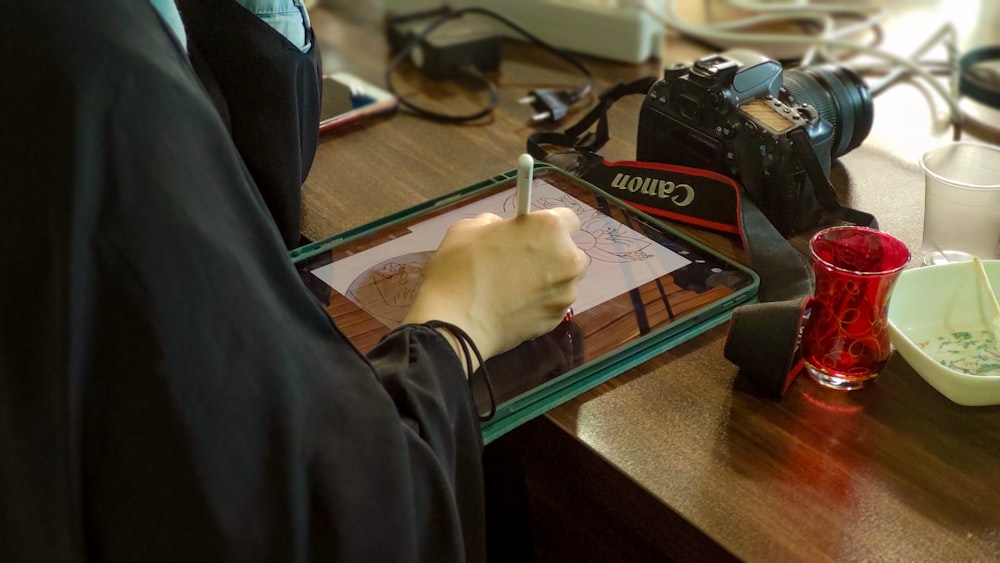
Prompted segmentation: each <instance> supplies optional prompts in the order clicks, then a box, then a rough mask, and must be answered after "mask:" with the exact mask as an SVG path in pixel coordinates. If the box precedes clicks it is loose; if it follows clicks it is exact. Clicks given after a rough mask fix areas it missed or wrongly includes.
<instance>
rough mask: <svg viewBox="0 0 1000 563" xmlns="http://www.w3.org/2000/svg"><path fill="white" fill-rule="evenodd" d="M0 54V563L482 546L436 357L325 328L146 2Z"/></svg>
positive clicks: (458, 421) (441, 358)
mask: <svg viewBox="0 0 1000 563" xmlns="http://www.w3.org/2000/svg"><path fill="white" fill-rule="evenodd" d="M28 45H30V46H31V47H30V48H26V46H28ZM0 58H2V59H3V60H5V61H7V72H9V73H10V75H11V76H16V77H18V79H17V81H16V84H17V85H16V87H12V88H5V89H3V90H2V94H0V95H2V96H3V98H2V100H0V101H2V102H3V103H0V122H2V123H3V124H4V127H3V128H2V129H0V176H2V179H3V181H2V183H0V213H2V215H3V220H2V221H0V263H2V264H3V275H2V276H0V460H2V463H0V561H46V562H61V561H72V562H76V561H92V560H96V561H127V562H133V561H144V562H147V561H171V562H177V561H241V562H242V561H282V562H285V561H288V562H299V561H301V562H305V561H338V562H342V561H348V562H349V561H359V562H370V561H449V562H450V561H462V560H481V559H482V558H483V557H484V556H483V553H484V548H483V545H482V539H481V538H482V529H481V528H482V516H481V513H482V493H481V488H482V483H481V471H482V469H481V465H480V451H481V447H482V445H481V436H480V434H479V427H478V423H477V420H476V417H475V412H474V411H475V409H474V407H473V405H472V401H471V396H470V393H469V391H468V386H467V382H466V379H465V377H464V376H463V374H462V372H461V367H460V365H459V363H458V361H457V360H456V358H455V355H454V353H453V352H452V351H451V349H450V348H449V347H448V346H447V344H446V343H445V341H444V339H443V338H441V337H440V336H439V335H437V334H436V333H435V332H434V331H431V330H430V329H427V328H424V327H408V328H406V329H403V330H400V331H397V332H395V333H393V334H392V335H391V336H390V337H389V338H387V340H386V341H385V342H384V343H382V345H381V346H380V347H379V349H378V351H377V352H376V353H375V354H374V355H373V356H372V358H371V360H369V359H368V358H365V357H364V356H362V355H361V354H359V353H358V352H357V351H356V350H355V349H354V348H353V347H352V346H351V345H350V344H349V343H348V342H347V340H346V339H345V338H344V337H343V335H342V334H341V333H340V332H339V331H338V330H337V329H336V327H334V326H333V324H332V323H331V322H330V319H329V317H328V316H327V315H326V313H325V311H324V310H323V309H322V308H321V307H320V305H319V304H318V303H317V302H316V301H315V300H314V299H313V298H312V296H311V295H310V294H308V292H307V291H306V290H305V288H304V287H303V285H302V283H301V281H300V280H299V279H298V276H297V274H296V273H295V271H294V268H293V267H292V264H291V263H290V261H289V259H288V255H287V252H286V249H285V247H284V244H283V242H282V240H281V239H280V237H279V236H278V234H277V232H276V231H275V229H274V228H273V225H271V224H270V221H269V219H268V212H267V209H266V207H265V206H264V204H263V202H262V200H261V198H260V197H259V195H258V194H257V192H256V190H255V188H254V186H253V182H252V180H251V178H250V175H249V173H248V172H247V170H246V168H245V166H244V164H243V161H242V159H241V158H240V155H239V154H238V153H237V151H236V149H235V148H234V146H233V144H232V141H231V139H230V137H229V134H228V133H227V131H226V129H225V126H224V125H223V123H222V120H221V119H220V117H219V114H218V112H217V111H216V109H215V108H214V107H213V106H212V103H211V101H210V100H209V99H208V97H207V96H206V94H205V92H204V90H203V89H202V87H201V85H200V84H199V82H198V81H197V79H196V78H195V76H194V74H193V71H192V70H191V67H190V66H189V65H188V62H187V60H186V59H185V57H184V54H183V53H180V52H179V51H178V50H177V49H176V46H175V44H174V43H173V42H172V41H171V40H170V38H169V37H168V36H167V34H166V31H165V29H164V28H163V27H162V25H161V24H160V22H159V20H158V19H157V17H156V15H155V12H154V11H153V10H152V8H151V7H150V6H149V4H148V3H147V2H144V1H142V2H134V1H128V0H113V1H108V2H62V1H59V0H39V1H37V2H31V3H29V4H25V5H23V6H20V7H19V8H18V10H17V11H16V12H11V14H10V17H5V18H3V19H0ZM375 368H377V369H375Z"/></svg>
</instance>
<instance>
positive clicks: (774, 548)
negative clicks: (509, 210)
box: [303, 0, 1000, 561]
mask: <svg viewBox="0 0 1000 563" xmlns="http://www.w3.org/2000/svg"><path fill="white" fill-rule="evenodd" d="M338 4H339V5H342V7H341V6H338ZM370 4H371V3H364V4H363V5H361V6H358V5H356V4H354V3H350V2H336V1H330V2H327V3H326V4H324V6H326V7H327V9H317V10H316V11H315V12H314V21H315V25H316V28H317V31H318V34H319V38H320V41H321V44H322V45H323V46H324V49H325V58H324V64H325V67H326V70H328V71H332V70H348V71H352V72H355V73H356V74H359V75H361V76H363V77H365V78H368V79H370V80H372V81H374V82H376V83H381V80H382V71H383V69H384V64H385V61H386V60H387V59H386V57H387V55H386V53H387V47H386V44H385V41H384V39H383V36H382V35H381V33H380V21H379V14H378V12H377V11H376V9H375V8H373V7H372V6H371V5H370ZM887 4H891V5H890V6H888V8H889V10H890V12H891V14H892V16H891V18H890V19H888V20H887V22H886V23H885V25H884V29H885V37H884V41H883V46H884V47H886V48H887V49H890V50H893V51H894V52H898V53H900V54H909V53H910V52H912V50H913V49H914V48H915V47H916V46H917V45H918V44H919V43H920V42H922V41H923V39H924V38H925V37H927V36H928V35H929V34H931V33H933V32H934V31H935V30H936V28H937V26H938V25H940V23H941V22H943V21H946V20H952V21H953V22H954V23H955V25H956V28H957V30H958V33H959V41H960V44H959V47H960V49H962V50H964V49H967V48H970V47H973V46H979V45H984V44H989V43H991V42H992V43H996V42H998V41H1000V36H998V35H997V34H998V33H1000V32H998V31H997V30H998V29H1000V8H998V7H997V6H996V5H995V4H994V3H993V2H990V1H989V0H981V1H979V2H963V3H962V4H961V7H960V8H959V7H958V6H957V5H956V4H955V3H949V2H947V1H945V0H914V1H907V2H896V3H887ZM701 5H702V4H701V3H700V2H689V3H686V4H684V10H687V12H685V13H690V14H693V15H694V16H695V17H697V16H698V15H699V14H700V9H701ZM348 6H349V7H348ZM706 52H707V51H705V50H704V48H703V47H699V46H696V45H692V44H690V43H687V42H685V41H683V40H681V39H679V38H676V37H672V36H670V37H668V40H667V43H666V45H665V48H664V61H669V62H673V61H675V60H690V59H692V58H694V57H696V56H699V55H701V54H704V53H706ZM585 60H586V61H587V63H588V64H589V65H591V67H592V68H593V70H594V72H595V74H596V75H597V76H598V77H599V79H598V84H597V86H596V89H597V90H598V91H600V90H601V89H603V88H604V87H606V86H608V85H610V84H612V83H613V82H615V81H619V80H626V81H627V80H631V79H633V78H637V77H639V76H644V75H650V74H658V73H659V68H660V66H661V63H660V62H659V61H651V62H649V63H647V64H643V65H621V64H616V63H611V62H607V61H598V60H594V59H585ZM498 80H499V85H500V105H499V107H498V109H497V112H496V114H495V115H494V117H493V118H492V119H490V120H487V121H485V122H483V123H479V124H474V125H444V124H439V123H433V122H429V121H426V120H423V119H420V118H417V117H414V116H412V115H410V114H408V113H406V112H401V113H399V114H397V115H395V116H393V117H391V118H386V119H380V120H377V121H374V122H371V123H369V124H367V125H365V126H362V127H359V128H357V129H356V130H354V131H352V132H350V133H348V134H340V135H326V136H324V137H323V138H322V139H321V143H320V147H319V151H318V154H317V158H316V162H315V165H314V166H313V170H312V173H311V175H310V177H309V179H308V181H307V183H306V186H305V189H304V228H303V229H304V233H305V234H306V235H307V236H308V237H310V238H312V239H314V240H316V239H321V238H325V237H327V236H329V235H332V234H335V233H338V232H340V231H343V230H345V229H347V228H350V227H354V226H357V225H360V224H362V223H365V222H368V221H371V220H374V219H377V218H379V217H381V216H384V215H387V214H389V213H392V212H395V211H398V210H399V209H402V208H404V207H407V206H410V205H413V204H416V203H419V202H421V201H424V200H425V199H427V198H430V197H433V196H437V195H440V194H442V193H446V192H449V191H452V190H454V189H457V188H460V187H463V186H466V185H468V184H472V183H475V182H478V181H480V180H483V179H485V178H487V177H490V176H493V175H495V174H497V173H500V172H505V171H507V170H510V169H511V168H513V167H514V163H515V160H516V157H517V155H518V154H520V153H521V152H523V150H524V141H525V138H526V136H527V135H528V134H529V133H530V132H531V131H532V129H531V128H529V127H528V125H527V117H528V115H529V110H528V109H527V108H526V107H524V106H520V105H518V103H517V99H518V98H520V97H521V96H523V95H524V93H525V92H526V90H528V89H530V88H532V87H536V86H543V85H544V86H548V85H569V86H571V87H572V86H575V85H578V84H580V80H581V78H580V77H579V75H578V74H577V73H576V72H575V71H574V70H573V69H571V68H567V67H566V65H564V64H563V63H561V62H559V61H558V60H557V59H555V58H554V57H551V56H549V55H547V54H544V53H541V52H539V50H537V49H536V48H534V47H531V46H527V45H522V44H514V43H511V44H507V45H505V50H504V62H503V65H502V68H501V70H500V73H499V75H498ZM401 82H402V83H403V84H404V86H403V87H401V89H402V90H403V92H404V94H405V93H407V92H413V91H414V89H415V86H418V85H421V84H420V81H419V79H416V78H413V77H412V76H406V77H404V79H403V80H402V81H401ZM423 86H432V85H428V84H423ZM434 92H435V96H437V97H438V98H439V99H441V100H443V101H444V102H446V103H454V104H456V105H458V107H462V106H460V104H468V103H469V102H468V100H462V99H461V98H462V96H461V94H457V93H454V92H449V91H448V90H447V89H445V88H435V89H434ZM452 98H453V99H452ZM639 103H640V100H639V98H638V97H633V99H625V100H623V101H622V102H620V103H619V104H618V105H616V106H615V108H614V109H613V110H612V114H611V117H612V130H611V135H612V142H611V143H610V144H609V145H608V146H607V147H606V148H605V149H604V150H603V151H602V153H603V154H604V155H605V156H607V157H609V158H612V159H619V158H622V159H625V158H631V157H633V156H634V145H635V141H634V137H635V130H636V123H637V119H638V108H639ZM466 107H469V106H466ZM963 107H967V108H969V109H970V110H972V111H973V114H974V116H975V117H976V119H977V120H978V121H981V122H982V123H973V124H971V125H970V126H969V127H967V129H966V133H965V137H966V138H975V139H980V140H985V141H989V142H993V143H1000V132H998V130H997V129H996V127H998V126H1000V113H998V112H993V111H990V110H983V109H981V108H977V107H975V106H969V105H967V104H966V103H964V102H963ZM875 116H876V117H875V123H874V127H873V130H872V133H871V135H870V136H869V138H868V139H867V140H866V141H865V143H864V144H863V145H862V146H861V147H860V148H858V149H857V150H855V151H853V152H851V153H849V154H848V155H845V156H844V157H843V158H841V159H840V160H839V164H838V165H836V166H835V169H834V174H833V180H834V184H835V185H836V186H837V187H838V189H839V190H841V191H842V195H843V196H844V197H845V198H846V199H847V200H848V201H849V202H850V203H851V204H852V205H854V206H856V207H858V208H861V209H864V210H867V211H871V212H873V213H874V214H875V215H876V216H877V217H878V218H879V221H880V224H881V226H882V228H883V230H885V231H887V232H890V233H892V234H894V235H896V236H898V237H900V238H901V239H903V240H904V241H905V242H906V243H907V244H908V245H909V246H910V247H911V248H914V249H916V248H918V247H919V242H920V234H921V214H922V206H923V179H922V175H921V172H920V170H919V167H918V165H917V159H918V157H919V155H920V154H921V153H922V152H924V151H925V150H927V149H928V148H930V147H933V146H935V145H937V144H940V143H943V142H945V141H947V140H948V138H949V137H950V131H949V130H948V129H947V127H945V106H944V104H943V103H942V102H941V100H940V99H938V98H937V97H936V96H935V95H933V94H931V93H929V92H928V90H927V89H926V88H923V87H921V86H919V85H917V84H915V83H914V82H902V83H899V84H898V85H896V86H894V87H892V88H891V89H889V90H887V91H886V92H885V93H884V94H882V95H880V96H878V97H877V98H876V100H875ZM571 119H572V118H571ZM988 124H992V127H991V126H989V125H988ZM695 235H696V236H698V237H699V238H702V239H703V240H707V241H709V242H710V243H711V244H713V245H714V246H716V247H718V248H720V249H722V250H724V251H726V252H729V253H732V254H733V255H735V256H737V257H739V256H741V253H740V249H739V248H738V246H737V245H736V244H735V241H733V240H731V239H728V238H724V237H719V236H715V235H712V234H706V233H699V232H695ZM725 330H726V329H725V327H724V326H723V327H719V328H717V329H714V330H711V331H709V332H707V333H705V334H703V335H701V336H699V337H697V338H695V339H694V340H692V341H691V342H689V343H687V344H684V345H682V346H680V347H678V348H676V349H674V350H671V351H669V352H667V353H665V354H663V355H661V356H659V357H657V358H655V359H653V360H651V361H649V362H647V363H645V364H643V365H642V366H640V367H638V368H635V369H632V370H630V371H628V372H626V373H624V374H622V375H621V376H619V377H617V378H616V379H614V380H612V381H611V382H609V383H608V384H605V385H602V386H600V387H598V388H596V389H594V390H593V391H591V392H588V393H586V394H584V395H582V396H580V397H578V398H577V399H575V400H572V401H570V402H569V403H567V404H565V405H563V406H561V407H558V408H556V409H554V410H553V411H551V412H550V413H549V414H548V415H546V417H545V419H544V420H542V421H539V423H538V424H540V425H541V426H540V427H539V428H540V429H539V430H538V433H539V434H538V435H539V436H542V437H543V438H541V439H542V440H543V442H542V443H541V444H536V445H545V444H549V443H551V444H553V448H551V450H549V448H541V449H545V450H549V451H540V450H541V449H540V450H539V451H538V455H539V456H540V457H541V458H544V457H545V455H550V456H551V455H556V453H553V452H558V455H565V456H578V458H577V461H580V460H585V461H586V465H587V466H588V467H590V468H591V469H590V470H591V471H592V472H593V473H592V474H590V475H589V476H586V475H585V476H580V475H577V476H575V478H570V479H564V480H561V482H559V483H556V482H555V481H553V482H552V483H550V484H551V485H552V486H553V488H558V487H559V486H562V487H563V488H565V489H567V491H568V494H569V495H570V496H573V497H575V498H576V499H577V501H578V502H579V503H580V504H581V506H583V505H590V508H591V509H594V510H595V511H597V512H598V513H601V514H605V515H607V517H608V518H611V517H616V518H618V519H620V520H622V521H624V522H626V524H627V525H628V526H631V527H633V528H641V529H642V535H643V536H644V538H645V540H644V541H647V542H648V543H649V544H650V545H652V546H654V547H655V549H654V551H648V550H647V551H642V550H638V551H636V552H635V553H642V554H646V555H649V554H650V553H654V552H655V553H656V554H660V555H665V556H666V555H669V556H671V557H681V558H685V557H694V556H697V555H699V554H701V555H714V556H725V555H729V556H734V557H736V558H739V559H744V560H802V561H816V560H872V559H876V560H883V559H885V560H902V561H928V560H997V559H1000V407H976V408H973V407H961V406H958V405H956V404H954V403H951V402H950V401H949V400H948V399H946V398H945V397H944V396H942V395H940V394H938V393H937V392H936V391H935V390H934V389H933V388H931V387H930V386H929V385H928V384H927V383H925V382H924V381H923V380H922V379H921V378H920V376H919V375H918V374H916V373H915V372H914V371H913V370H912V369H911V368H910V367H909V366H908V365H907V364H906V362H905V361H904V360H903V359H902V358H901V357H899V356H898V355H897V356H894V357H893V358H892V360H890V363H889V366H888V368H887V369H886V370H885V372H883V374H882V375H881V376H880V378H879V381H878V383H877V384H876V385H875V386H874V387H872V388H870V389H865V390H861V391H856V392H851V393H843V392H837V391H832V390H827V389H825V388H822V387H820V386H818V385H816V384H814V383H812V382H811V381H810V380H808V379H806V378H804V377H803V378H800V379H799V380H798V381H796V382H795V383H794V384H793V386H792V388H791V391H790V392H789V394H788V396H787V397H786V398H785V399H783V400H782V401H781V402H774V401H770V400H766V399H762V398H760V397H758V396H757V394H756V393H754V392H753V391H752V389H750V388H748V387H747V385H746V384H745V382H743V381H742V380H741V379H739V378H737V377H736V369H735V367H734V366H733V365H731V364H730V363H729V362H727V361H726V360H725V359H724V358H723V357H722V346H723V341H724V337H725ZM559 441H561V442H562V443H561V445H558V447H555V446H556V444H555V442H559ZM565 459H569V458H568V457H567V458H564V461H565ZM552 461H553V462H554V463H558V462H559V461H560V460H558V459H554V460H552ZM580 462H581V463H583V462H582V461H580ZM565 471H566V472H568V473H572V472H573V468H572V467H567V468H565ZM598 476H601V477H600V478H602V479H605V480H603V481H595V479H598V478H599V477H598ZM616 483H617V485H616ZM543 486H545V485H543ZM614 486H620V487H622V490H621V491H622V492H620V494H619V492H618V491H617V490H608V488H609V487H614ZM573 487H579V488H577V489H573ZM588 487H589V488H588ZM594 489H601V492H595V490H594ZM625 489H628V490H629V491H631V492H629V493H626V492H624V491H625ZM582 499H586V500H582ZM616 503H617V504H616ZM629 503H634V507H635V509H634V510H631V509H630V506H631V505H629ZM643 507H647V508H648V507H653V508H648V509H647V508H643ZM630 514H631V515H630ZM615 515H617V516H615ZM649 515H652V517H648V516H649ZM629 518H632V519H633V520H632V521H631V522H630V521H629ZM562 533H564V534H565V533H569V534H570V535H572V534H571V532H568V531H566V530H563V531H562ZM577 539H578V540H579V539H581V538H577ZM570 541H576V540H572V539H571V540H570ZM594 553H595V554H596V553H597V552H594ZM594 557H595V558H596V559H595V560H599V559H600V558H599V557H597V555H594ZM635 558H640V557H639V556H638V555H637V556H635ZM624 560H627V558H626V559H624Z"/></svg>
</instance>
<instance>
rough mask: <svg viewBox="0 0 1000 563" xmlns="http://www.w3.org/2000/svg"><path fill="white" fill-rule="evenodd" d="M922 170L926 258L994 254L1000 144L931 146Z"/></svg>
mask: <svg viewBox="0 0 1000 563" xmlns="http://www.w3.org/2000/svg"><path fill="white" fill-rule="evenodd" d="M920 166H921V167H922V168H923V170H924V182H925V190H924V235H923V242H922V243H921V253H922V254H923V256H924V263H925V264H941V263H947V262H963V261H966V260H972V257H973V256H978V257H980V258H984V259H991V258H995V257H996V250H997V241H998V240H1000V147H997V146H994V145H987V144H981V143H973V142H968V141H958V142H954V143H949V144H947V145H944V146H941V147H938V148H936V149H934V150H931V151H929V152H928V153H926V154H925V155H924V156H923V157H922V158H921V159H920Z"/></svg>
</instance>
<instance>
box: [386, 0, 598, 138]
mask: <svg viewBox="0 0 1000 563" xmlns="http://www.w3.org/2000/svg"><path fill="white" fill-rule="evenodd" d="M465 14H479V15H482V16H486V17H489V18H493V19H494V20H496V21H499V22H500V23H502V24H504V25H506V26H507V27H509V28H511V29H513V30H514V31H516V32H517V33H519V34H521V35H522V36H523V37H524V38H526V39H527V40H528V41H530V42H531V43H533V44H535V45H537V46H539V47H542V48H543V49H545V50H547V51H549V52H550V53H553V54H555V55H556V56H558V57H559V58H561V59H562V60H564V61H566V62H568V63H569V64H571V65H572V66H574V67H575V68H577V69H579V70H580V71H581V72H583V74H584V76H586V77H587V83H586V84H585V85H584V86H583V87H582V88H580V89H579V90H576V91H575V92H574V91H569V92H566V95H565V96H564V97H565V102H566V103H567V105H569V104H573V103H575V102H577V101H578V100H580V99H581V98H583V97H584V96H586V95H587V94H589V93H590V91H591V90H592V89H593V88H594V75H593V73H592V72H591V71H590V69H589V68H587V66H586V65H585V64H583V63H582V62H580V60H579V59H577V58H576V57H574V56H572V55H570V54H569V53H567V52H566V51H563V50H562V49H559V48H557V47H554V46H552V45H550V44H549V43H547V42H545V41H543V40H542V39H541V38H539V37H537V36H536V35H534V34H532V33H531V32H529V31H528V30H526V29H524V28H523V27H521V26H520V25H519V24H518V23H516V22H514V21H513V20H511V19H509V18H507V17H506V16H503V15H501V14H499V13H497V12H494V11H492V10H488V9H486V8H480V7H475V6H473V7H468V8H461V9H459V10H455V11H452V12H448V13H446V14H444V15H442V16H441V17H439V18H438V19H436V20H434V21H433V22H431V23H430V24H429V25H428V26H427V27H426V28H424V29H423V30H422V31H421V32H420V33H419V34H417V35H416V36H415V37H414V38H413V39H411V40H410V42H409V43H408V44H407V45H406V46H405V47H403V48H402V49H400V50H399V52H398V53H396V55H395V56H394V57H393V58H392V60H391V61H389V66H388V67H387V68H386V69H385V85H386V89H387V90H388V91H389V93H391V94H393V95H394V96H396V98H397V99H398V100H399V103H400V104H401V105H403V106H404V107H406V108H408V109H410V110H412V111H414V112H416V113H418V114H420V115H423V116H426V117H430V118H433V119H437V120H440V121H445V122H450V123H459V122H464V121H473V120H476V119H479V118H481V117H484V116H486V115H488V114H489V113H490V112H492V111H493V110H494V109H495V108H496V105H497V99H498V95H497V89H496V85H494V84H493V82H492V81H491V80H489V79H488V78H487V77H486V76H484V75H483V74H482V73H480V72H478V69H476V72H475V74H473V73H472V72H470V71H469V69H463V71H464V72H465V73H467V74H470V75H472V76H474V77H475V78H478V79H481V80H483V82H485V83H486V85H487V87H488V88H489V90H490V102H489V104H488V105H487V106H486V107H485V108H483V109H482V110H480V111H478V112H475V113H473V114H469V115H449V114H443V113H439V112H435V111H432V110H428V109H425V108H422V107H419V106H417V105H416V104H413V103H411V102H410V101H408V100H405V99H403V98H402V97H401V96H399V95H398V94H397V93H396V89H395V87H394V86H393V84H392V74H393V71H395V70H396V67H397V66H399V64H400V63H401V62H403V60H405V59H407V58H408V57H409V56H410V54H411V53H412V51H413V50H414V49H415V48H416V47H417V46H418V45H419V44H420V43H421V42H422V41H423V40H424V39H425V38H426V37H427V36H428V35H430V34H431V32H433V31H434V30H435V29H437V28H438V27H440V26H441V25H442V24H444V23H445V22H448V21H450V20H453V19H457V18H459V17H461V16H463V15H465ZM553 117H556V116H555V115H553ZM558 117H561V115H559V116H558ZM555 120H557V119H555Z"/></svg>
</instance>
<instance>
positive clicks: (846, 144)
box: [781, 65, 872, 158]
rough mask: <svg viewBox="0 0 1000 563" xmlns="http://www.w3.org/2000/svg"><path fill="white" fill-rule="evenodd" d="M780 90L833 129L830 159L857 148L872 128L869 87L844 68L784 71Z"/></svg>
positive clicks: (828, 66) (808, 68)
mask: <svg viewBox="0 0 1000 563" xmlns="http://www.w3.org/2000/svg"><path fill="white" fill-rule="evenodd" d="M781 86H782V88H784V90H785V92H786V93H787V95H788V100H789V102H791V103H792V104H802V103H806V104H809V105H811V106H813V107H815V108H816V110H817V111H818V112H819V115H820V117H822V118H823V119H824V120H826V121H827V122H828V123H830V125H831V126H832V127H833V154H832V156H833V157H835V158H836V157H838V156H841V155H843V154H846V153H848V152H850V151H851V150H853V149H855V148H857V146H858V145H860V144H861V142H862V141H864V140H865V137H867V136H868V133H869V132H870V131H871V128H872V96H871V92H869V90H868V85H867V84H865V82H864V80H862V79H861V77H860V76H858V75H857V73H855V72H854V71H853V70H851V69H849V68H847V67H841V66H834V65H825V66H816V67H807V68H802V69H793V70H789V71H785V77H784V79H783V80H782V82H781Z"/></svg>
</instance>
